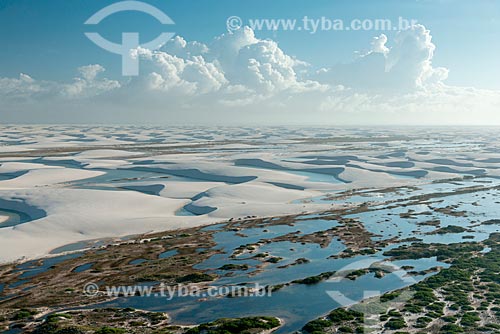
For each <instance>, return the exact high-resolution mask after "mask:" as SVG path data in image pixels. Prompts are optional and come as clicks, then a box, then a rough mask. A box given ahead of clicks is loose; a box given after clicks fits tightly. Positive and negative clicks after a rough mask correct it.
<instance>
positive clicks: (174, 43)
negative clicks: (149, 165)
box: [0, 0, 500, 125]
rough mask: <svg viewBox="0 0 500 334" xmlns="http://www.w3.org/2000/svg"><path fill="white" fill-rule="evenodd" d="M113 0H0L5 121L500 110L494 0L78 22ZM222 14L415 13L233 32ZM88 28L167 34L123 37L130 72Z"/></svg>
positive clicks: (383, 117) (215, 6) (468, 119)
mask: <svg viewBox="0 0 500 334" xmlns="http://www.w3.org/2000/svg"><path fill="white" fill-rule="evenodd" d="M117 2H119V1H118V0H0V41H1V42H2V44H1V45H2V52H0V121H3V122H44V123H51V122H58V123H60V122H67V123H71V122H115V123H116V122H118V123H120V122H122V123H130V122H132V123H135V122H142V121H145V122H146V121H147V122H153V123H157V122H160V123H162V122H163V123H165V122H167V123H168V122H176V123H183V124H186V123H188V124H191V123H200V124H204V123H210V122H221V123H227V122H235V123H245V124H246V122H250V121H252V122H261V123H263V124H270V123H273V124H281V123H282V122H289V123H295V124H304V123H306V122H307V123H312V124H326V123H328V124H330V123H331V124H358V123H363V124H365V123H366V124H478V125H480V124H500V115H498V112H497V110H499V108H500V80H498V78H499V77H500V66H498V65H499V61H498V54H500V43H499V40H498V38H499V36H500V1H495V0H480V1H467V0H434V1H431V0H399V1H396V0H357V1H340V0H337V1H336V0H315V1H310V0H273V1H269V0H253V1H243V0H240V1H236V0H203V1H202V0H144V2H146V3H148V4H150V5H153V6H155V7H156V8H158V9H160V10H161V11H163V12H164V13H166V14H167V15H168V16H169V17H170V18H171V19H173V21H174V22H175V25H168V26H164V25H161V24H160V23H159V22H158V21H157V20H155V19H154V18H152V17H151V16H149V15H147V14H144V13H140V12H120V13H116V14H114V15H112V16H110V17H107V18H106V19H104V20H103V21H102V22H101V23H100V24H98V25H95V26H88V25H84V22H85V21H86V20H87V19H88V18H89V17H91V16H92V15H93V14H94V13H96V12H98V11H99V10H100V9H102V8H104V7H106V6H108V5H111V4H113V3H117ZM230 16H239V17H241V19H242V21H243V23H244V24H248V23H249V21H250V20H251V19H296V20H298V21H300V20H301V19H302V18H303V17H304V16H307V17H309V18H312V19H320V18H321V17H326V18H328V19H331V20H343V21H344V22H346V23H348V22H350V21H351V20H353V19H360V20H365V19H372V20H375V19H388V20H391V21H392V22H397V20H398V18H399V17H403V18H405V19H408V20H410V19H413V20H417V21H418V24H417V25H415V26H413V27H411V28H409V29H406V28H405V29H401V31H395V30H388V31H373V30H366V31H363V30H360V31H352V30H351V31H318V32H317V33H315V34H311V33H310V32H308V31H304V30H302V31H299V30H294V31H284V30H283V29H281V30H278V31H253V30H252V29H248V28H243V29H240V30H238V31H235V32H232V33H228V31H227V27H226V20H227V18H228V17H230ZM85 32H97V33H99V34H101V35H102V36H103V37H104V38H105V39H107V40H110V41H114V42H120V40H121V37H122V33H123V32H138V33H139V34H140V38H141V42H147V41H150V40H152V39H154V38H155V37H157V36H158V34H159V33H160V32H175V34H176V37H175V38H174V39H172V40H170V41H169V42H168V43H167V45H165V46H164V47H163V48H162V49H160V50H146V49H135V50H130V51H131V52H132V54H134V55H135V57H137V58H138V59H139V61H140V75H139V76H137V77H127V76H123V75H122V71H121V70H122V68H121V65H122V62H121V57H120V56H119V55H116V54H112V53H110V52H108V51H105V50H103V49H101V48H100V47H98V46H97V45H95V44H93V43H92V42H91V41H90V40H89V39H88V38H87V37H86V36H85V35H84V33H85ZM138 110H141V111H140V112H139V111H138ZM142 110H145V112H146V113H147V115H146V116H144V115H143V112H142ZM283 115H286V117H284V116H283Z"/></svg>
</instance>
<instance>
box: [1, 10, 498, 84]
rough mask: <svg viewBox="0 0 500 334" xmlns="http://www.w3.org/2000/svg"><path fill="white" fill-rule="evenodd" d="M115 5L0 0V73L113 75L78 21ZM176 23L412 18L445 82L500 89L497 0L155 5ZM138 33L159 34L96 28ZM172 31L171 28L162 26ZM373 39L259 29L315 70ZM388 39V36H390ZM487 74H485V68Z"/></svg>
mask: <svg viewBox="0 0 500 334" xmlns="http://www.w3.org/2000/svg"><path fill="white" fill-rule="evenodd" d="M113 2H114V1H109V0H106V1H103V0H71V1H68V0H15V1H12V0H0V3H1V5H0V8H1V9H0V40H1V41H2V45H3V46H4V47H3V48H4V50H3V52H2V53H0V64H1V66H0V75H1V76H16V75H18V74H19V72H23V73H29V74H30V75H32V76H33V77H43V78H46V79H54V80H56V79H62V78H67V77H68V76H71V75H74V74H75V68H76V67H78V66H82V65H85V64H91V63H100V64H102V65H103V66H104V67H106V68H107V69H108V72H110V73H111V74H112V75H111V74H110V75H111V76H116V75H117V74H118V72H119V69H120V67H119V64H118V62H117V61H116V56H115V55H111V54H109V53H106V52H105V51H103V50H101V49H99V48H98V47H96V46H95V45H93V44H92V43H91V42H90V41H89V40H87V39H86V37H85V36H84V35H83V32H84V31H86V30H87V29H88V27H86V26H84V25H83V24H82V23H83V22H84V21H85V20H86V19H87V18H88V17H90V16H91V15H92V14H93V13H95V12H96V11H97V10H99V9H100V8H102V7H104V6H105V5H107V4H111V3H113ZM146 2H148V3H151V4H153V5H155V6H156V7H158V8H160V9H162V10H163V11H164V12H165V13H167V14H168V15H169V16H170V17H171V18H172V19H173V20H174V21H175V22H176V24H175V26H174V27H172V29H171V30H172V31H174V32H176V33H177V34H178V35H180V36H183V37H184V38H185V39H186V40H196V41H201V42H209V41H210V40H211V39H213V38H214V36H217V35H220V34H222V33H224V32H225V30H226V25H225V22H226V18H227V17H228V16H231V15H238V16H240V17H242V18H243V19H244V20H245V19H248V18H302V17H303V16H304V15H308V16H310V17H320V16H327V17H332V18H340V19H344V20H350V19H352V18H358V17H359V18H389V19H397V18H398V17H399V16H402V17H406V18H414V19H417V20H418V21H419V22H420V23H422V24H424V25H425V26H426V27H427V28H428V29H430V30H431V31H432V34H433V38H434V42H435V44H437V45H438V49H437V50H436V53H435V57H434V63H435V64H436V65H439V66H446V67H448V68H449V69H450V75H449V79H448V82H449V83H452V84H458V85H472V86H475V87H481V88H500V80H498V77H500V66H498V64H499V61H498V54H500V43H499V42H498V37H499V36H500V2H499V1H494V0H491V1H487V0H481V1H467V0H463V1H452V0H441V1H439V0H436V1H425V0H423V1H408V0H399V1H394V0H384V1H376V0H375V1H374V0H359V1H334V0H315V1H307V0H273V1H267V0H253V1H234V0H231V1H230V0H217V1H201V0H176V1H173V0H154V1H151V0H150V1H146ZM123 29H124V30H131V31H139V32H140V33H141V35H142V36H144V38H145V39H151V38H153V37H155V35H156V34H157V31H159V30H160V31H161V30H162V29H164V28H163V27H162V26H160V24H159V23H158V22H156V21H155V20H154V19H151V18H150V17H149V16H148V15H146V14H141V13H119V14H115V15H114V16H113V17H109V18H108V19H106V20H105V21H103V23H102V24H101V25H99V26H98V27H97V28H95V30H96V31H98V32H100V33H101V34H102V35H103V36H106V37H107V38H109V39H112V40H116V41H118V40H119V38H120V36H121V31H122V30H123ZM168 30H170V29H168ZM375 34H376V32H373V31H355V32H354V31H351V32H320V33H317V34H314V35H311V34H309V33H307V32H297V31H293V32H283V31H280V32H278V33H277V34H272V33H265V32H257V33H256V35H257V36H258V37H261V38H273V39H274V40H276V41H277V42H278V43H279V45H280V47H281V48H282V49H283V50H284V51H286V52H287V53H288V54H291V55H295V56H297V57H298V58H299V59H302V60H305V61H307V62H310V63H312V64H315V65H317V66H329V65H333V64H335V63H338V62H348V61H350V60H351V59H352V57H353V54H354V52H355V51H357V50H362V49H363V48H364V47H365V46H366V45H367V43H368V42H369V41H370V39H371V38H372V37H373V36H374V35H375ZM391 34H393V33H392V32H389V33H388V35H389V37H390V35H391ZM485 69H488V70H485Z"/></svg>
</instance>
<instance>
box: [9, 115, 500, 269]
mask: <svg viewBox="0 0 500 334" xmlns="http://www.w3.org/2000/svg"><path fill="white" fill-rule="evenodd" d="M0 129H2V130H3V131H0V153H2V158H0V210H1V209H11V210H14V211H19V212H22V213H24V214H25V215H27V216H30V217H32V219H31V220H29V219H26V218H25V217H24V218H23V222H22V224H18V225H16V226H11V227H1V225H0V262H6V261H14V260H16V259H19V258H22V257H25V258H34V257H40V256H44V255H47V254H48V253H49V252H50V251H51V250H52V249H55V248H58V247H61V246H64V245H67V244H71V243H75V242H80V241H84V240H95V239H103V238H116V237H123V236H128V235H132V234H142V233H148V232H152V231H165V230H171V229H179V228H185V227H190V226H200V225H206V224H211V223H215V222H220V221H222V220H227V219H230V218H234V219H238V218H242V217H246V216H258V217H268V216H276V215H287V214H298V213H301V212H315V211H322V210H326V209H331V208H334V207H340V206H342V205H343V204H338V205H337V204H336V205H332V204H331V203H327V202H326V203H325V204H317V203H314V202H310V201H309V200H308V199H310V198H315V197H321V196H323V195H325V194H329V193H335V192H339V191H345V190H351V189H365V188H374V189H382V188H388V187H399V186H410V185H411V186H419V185H421V184H426V183H430V182H433V181H435V180H440V179H451V178H458V177H463V176H464V175H469V174H475V175H480V174H481V173H484V174H485V175H486V176H496V177H498V176H500V172H499V170H500V169H499V164H500V155H499V154H498V153H497V147H496V146H495V145H496V144H495V143H497V142H498V141H499V140H500V138H498V137H500V135H499V133H498V132H494V131H493V132H489V133H488V136H489V137H488V138H489V139H488V141H486V140H484V138H486V137H485V135H484V133H483V130H477V131H471V132H470V133H468V134H466V135H465V134H464V136H469V137H468V141H467V140H465V141H464V143H470V144H464V145H461V146H460V147H458V146H457V145H456V134H455V133H454V132H453V131H452V130H450V131H451V132H449V133H448V134H447V135H444V133H443V131H445V130H443V129H439V130H436V132H432V131H430V130H426V134H427V135H426V137H425V138H423V137H422V136H421V134H420V133H418V132H412V131H409V129H405V130H398V129H370V130H367V129H358V130H356V129H348V128H345V129H344V128H338V129H327V128H311V129H306V128H298V127H297V128H255V129H250V128H236V127H235V128H231V129H229V128H228V129H219V128H213V129H210V128H183V127H179V128H175V127H172V128H164V129H160V128H155V127H127V126H111V127H102V126H81V127H74V126H64V125H61V126H5V127H0ZM390 136H404V137H405V138H406V137H408V138H409V139H408V140H405V141H402V140H400V139H397V138H396V139H394V140H389V139H390ZM365 137H366V138H365ZM377 137H381V138H383V140H381V141H377V140H376V138H377ZM388 138H389V139H388ZM357 139H359V140H357ZM462 139H463V138H461V140H462ZM478 142H480V144H478ZM138 144H140V145H142V146H144V148H143V149H139V146H138ZM130 145H134V148H133V149H132V146H130ZM467 145H468V146H467ZM62 148H64V149H62ZM32 150H45V151H46V152H47V153H46V154H45V156H41V157H40V156H39V155H40V154H42V153H43V152H41V151H37V153H36V154H34V155H33V156H32V157H30V156H27V155H28V153H27V152H29V151H32ZM14 153H19V154H16V155H14ZM9 156H12V158H9ZM39 158H43V159H39ZM30 160H31V161H35V162H36V163H33V162H31V161H30ZM106 172H108V174H105V173H106ZM337 174H338V175H337ZM96 176H102V177H99V178H98V179H96V180H93V181H90V180H89V181H85V180H86V179H91V178H94V177H96ZM335 177H337V178H335ZM80 180H83V181H80ZM75 181H78V182H75ZM90 182H92V183H90ZM190 208H191V209H193V210H198V211H199V212H198V213H199V214H200V215H199V216H188V215H184V214H189V213H188V212H186V211H189V209H190ZM209 209H210V210H209ZM212 210H213V211H212ZM209 211H210V212H209ZM181 214H183V215H182V216H181ZM9 219H10V218H9V217H8V216H6V215H0V223H2V222H3V223H5V222H9ZM4 225H7V224H4ZM8 225H10V224H8Z"/></svg>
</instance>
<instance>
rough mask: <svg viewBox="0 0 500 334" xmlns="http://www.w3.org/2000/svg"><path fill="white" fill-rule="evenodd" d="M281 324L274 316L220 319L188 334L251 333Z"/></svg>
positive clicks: (193, 329)
mask: <svg viewBox="0 0 500 334" xmlns="http://www.w3.org/2000/svg"><path fill="white" fill-rule="evenodd" d="M279 325H280V322H279V320H278V319H276V318H273V317H248V318H241V319H220V320H217V321H214V322H209V323H206V324H201V325H199V326H196V327H193V328H191V329H189V330H187V331H186V332H185V333H186V334H233V333H234V334H238V333H251V330H255V329H267V330H269V329H273V328H276V327H278V326H279Z"/></svg>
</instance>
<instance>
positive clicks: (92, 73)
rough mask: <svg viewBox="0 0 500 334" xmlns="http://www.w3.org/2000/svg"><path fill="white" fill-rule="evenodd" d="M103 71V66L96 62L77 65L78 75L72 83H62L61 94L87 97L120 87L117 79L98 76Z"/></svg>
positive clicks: (70, 96)
mask: <svg viewBox="0 0 500 334" xmlns="http://www.w3.org/2000/svg"><path fill="white" fill-rule="evenodd" d="M104 71H105V69H104V67H102V66H101V65H98V64H95V65H87V66H81V67H79V68H78V72H79V73H80V76H79V77H76V78H75V79H74V80H73V82H72V83H70V84H64V85H62V87H61V94H62V96H63V97H69V98H87V97H93V96H98V95H101V94H103V93H106V92H108V91H111V90H114V89H117V88H120V86H121V85H120V83H119V82H118V81H115V80H109V79H106V78H104V79H99V78H98V75H99V73H101V72H104Z"/></svg>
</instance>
